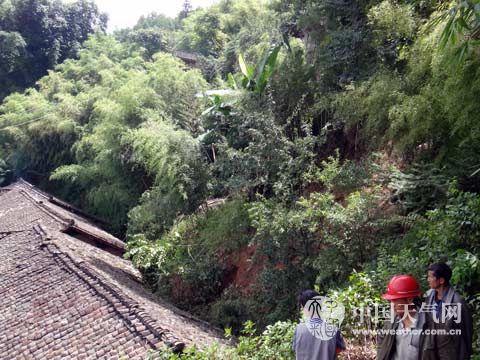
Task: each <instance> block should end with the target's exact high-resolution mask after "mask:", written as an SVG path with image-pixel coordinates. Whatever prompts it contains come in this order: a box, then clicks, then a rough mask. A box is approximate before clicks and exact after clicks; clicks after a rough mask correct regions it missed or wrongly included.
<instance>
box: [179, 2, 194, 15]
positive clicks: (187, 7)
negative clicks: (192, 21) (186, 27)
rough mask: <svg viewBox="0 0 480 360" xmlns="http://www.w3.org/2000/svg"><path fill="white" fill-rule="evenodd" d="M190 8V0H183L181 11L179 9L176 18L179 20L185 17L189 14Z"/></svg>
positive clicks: (191, 8)
mask: <svg viewBox="0 0 480 360" xmlns="http://www.w3.org/2000/svg"><path fill="white" fill-rule="evenodd" d="M192 10H193V7H192V3H191V2H190V0H184V1H183V5H182V11H180V13H179V14H178V19H179V20H182V19H185V18H186V17H187V16H188V15H190V13H191V12H192Z"/></svg>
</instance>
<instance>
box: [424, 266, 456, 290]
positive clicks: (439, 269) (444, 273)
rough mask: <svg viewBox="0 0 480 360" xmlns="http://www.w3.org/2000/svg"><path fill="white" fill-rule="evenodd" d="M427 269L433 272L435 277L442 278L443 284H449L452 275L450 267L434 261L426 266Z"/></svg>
mask: <svg viewBox="0 0 480 360" xmlns="http://www.w3.org/2000/svg"><path fill="white" fill-rule="evenodd" d="M428 271H431V272H433V276H435V277H436V278H437V279H440V278H444V279H445V285H448V284H450V278H451V277H452V269H450V266H448V265H447V264H445V263H436V264H432V265H430V266H429V267H428Z"/></svg>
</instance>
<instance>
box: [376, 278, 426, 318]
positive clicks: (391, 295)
mask: <svg viewBox="0 0 480 360" xmlns="http://www.w3.org/2000/svg"><path fill="white" fill-rule="evenodd" d="M420 294H421V290H420V285H419V284H418V281H417V279H415V278H414V277H413V276H410V275H395V276H394V277H392V278H391V279H390V281H389V282H388V286H387V292H386V293H385V294H383V295H382V298H384V299H385V300H389V301H390V302H391V304H392V306H393V311H394V312H395V314H396V315H398V316H402V317H403V315H404V314H405V311H406V310H407V309H409V310H412V309H414V308H415V307H417V303H418V301H417V299H418V298H419V296H420Z"/></svg>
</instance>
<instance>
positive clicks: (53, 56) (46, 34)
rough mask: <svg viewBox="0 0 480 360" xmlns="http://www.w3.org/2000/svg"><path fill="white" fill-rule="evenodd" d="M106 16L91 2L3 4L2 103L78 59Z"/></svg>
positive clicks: (20, 0) (19, 0) (11, 0)
mask: <svg viewBox="0 0 480 360" xmlns="http://www.w3.org/2000/svg"><path fill="white" fill-rule="evenodd" d="M106 22H107V18H106V15H104V14H101V13H100V12H99V11H98V8H97V6H96V5H95V3H93V2H91V1H87V0H78V1H76V2H70V3H62V2H60V1H53V0H2V1H0V78H1V82H0V84H2V85H1V88H0V99H3V98H4V97H5V96H6V95H8V94H9V93H11V92H13V91H21V90H24V89H25V88H27V87H29V86H32V85H33V84H34V83H35V81H37V80H38V79H39V78H40V77H42V76H44V75H46V74H47V70H49V69H52V68H53V67H54V66H55V65H57V64H59V63H61V62H62V61H64V60H65V59H67V58H71V57H76V56H77V53H78V50H79V49H80V46H81V44H82V43H83V42H84V41H85V40H87V37H88V35H89V34H91V33H92V32H94V31H95V30H99V31H104V30H105V28H106Z"/></svg>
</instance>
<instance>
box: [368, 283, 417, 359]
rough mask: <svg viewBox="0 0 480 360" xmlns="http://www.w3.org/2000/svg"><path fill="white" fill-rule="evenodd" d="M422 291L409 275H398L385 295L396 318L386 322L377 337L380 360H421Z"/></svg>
mask: <svg viewBox="0 0 480 360" xmlns="http://www.w3.org/2000/svg"><path fill="white" fill-rule="evenodd" d="M420 295H421V290H420V285H419V284H418V281H417V280H416V279H415V278H414V277H413V276H410V275H395V276H394V277H393V278H392V279H391V280H390V282H389V283H388V287H387V292H386V293H385V294H383V295H382V297H383V298H384V299H385V300H389V301H390V302H391V306H392V310H393V313H394V314H393V315H394V318H393V319H391V321H390V320H387V321H385V325H384V328H383V330H382V331H381V332H380V334H379V336H378V350H377V359H378V360H418V359H421V351H420V350H421V348H422V340H423V337H422V336H421V334H420V331H421V330H422V327H423V325H424V321H421V320H420V317H419V314H418V311H419V310H420V306H421V300H420Z"/></svg>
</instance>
